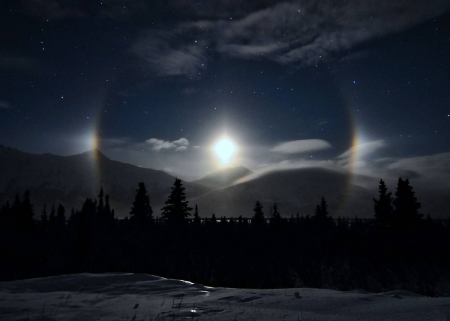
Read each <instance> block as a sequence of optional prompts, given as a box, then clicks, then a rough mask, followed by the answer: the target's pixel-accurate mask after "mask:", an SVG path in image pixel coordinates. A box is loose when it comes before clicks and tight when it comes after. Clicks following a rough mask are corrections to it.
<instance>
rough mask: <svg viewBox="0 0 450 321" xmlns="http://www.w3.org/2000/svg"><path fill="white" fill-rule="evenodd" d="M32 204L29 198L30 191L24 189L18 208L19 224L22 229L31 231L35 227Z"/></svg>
mask: <svg viewBox="0 0 450 321" xmlns="http://www.w3.org/2000/svg"><path fill="white" fill-rule="evenodd" d="M33 216H34V212H33V205H32V204H31V200H30V191H28V190H27V191H25V193H24V196H23V201H22V206H21V207H20V210H19V226H20V229H21V230H23V231H31V230H33V229H34V227H35V222H34V219H33Z"/></svg>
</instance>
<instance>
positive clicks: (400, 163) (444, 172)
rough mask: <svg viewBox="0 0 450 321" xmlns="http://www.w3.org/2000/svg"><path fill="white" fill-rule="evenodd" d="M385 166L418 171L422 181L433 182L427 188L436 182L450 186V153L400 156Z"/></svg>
mask: <svg viewBox="0 0 450 321" xmlns="http://www.w3.org/2000/svg"><path fill="white" fill-rule="evenodd" d="M386 168H387V169H388V170H390V171H405V170H407V171H411V172H414V173H419V174H420V177H421V178H422V179H423V180H424V181H429V182H433V183H432V185H429V186H428V187H429V188H433V187H436V184H437V185H445V186H446V187H447V188H450V153H440V154H434V155H426V156H418V157H408V158H401V159H397V160H393V161H392V163H390V164H387V165H386Z"/></svg>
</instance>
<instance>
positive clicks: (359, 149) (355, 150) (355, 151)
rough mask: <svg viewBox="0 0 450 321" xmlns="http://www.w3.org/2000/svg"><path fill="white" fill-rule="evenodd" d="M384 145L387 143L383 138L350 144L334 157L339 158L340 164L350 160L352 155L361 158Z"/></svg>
mask: <svg viewBox="0 0 450 321" xmlns="http://www.w3.org/2000/svg"><path fill="white" fill-rule="evenodd" d="M386 146H387V144H386V142H385V141H384V140H383V139H380V140H376V141H372V142H365V143H361V144H358V145H356V146H352V147H351V148H349V149H348V150H347V151H345V152H344V153H342V154H341V155H339V156H338V157H336V159H337V160H339V161H340V162H341V164H346V163H348V162H350V161H351V160H352V157H353V155H357V156H358V159H359V160H361V159H363V158H364V157H366V156H367V155H371V154H373V153H375V152H376V151H378V150H380V149H382V148H384V147H386Z"/></svg>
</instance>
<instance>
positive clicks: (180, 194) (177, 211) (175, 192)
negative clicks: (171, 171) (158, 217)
mask: <svg viewBox="0 0 450 321" xmlns="http://www.w3.org/2000/svg"><path fill="white" fill-rule="evenodd" d="M184 190H185V188H184V187H183V184H182V183H181V179H178V178H176V179H175V183H174V184H173V187H172V192H171V193H170V195H169V198H168V199H167V201H166V206H164V207H163V208H162V209H161V210H162V218H163V219H164V220H165V221H166V222H167V223H168V224H170V225H182V224H185V223H186V218H187V217H188V216H189V215H191V214H190V213H189V211H191V210H192V207H189V205H188V204H189V201H186V195H185V194H184Z"/></svg>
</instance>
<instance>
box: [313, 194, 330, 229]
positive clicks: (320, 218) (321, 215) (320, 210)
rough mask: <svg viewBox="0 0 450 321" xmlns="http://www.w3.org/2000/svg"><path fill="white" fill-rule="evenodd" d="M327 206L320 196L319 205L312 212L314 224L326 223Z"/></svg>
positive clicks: (323, 198)
mask: <svg viewBox="0 0 450 321" xmlns="http://www.w3.org/2000/svg"><path fill="white" fill-rule="evenodd" d="M328 214H329V213H328V204H327V201H326V200H325V197H323V196H322V200H321V201H320V204H319V205H317V206H316V210H315V212H314V217H313V218H314V220H315V221H316V222H321V223H323V222H326V221H328V219H329V217H328Z"/></svg>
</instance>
